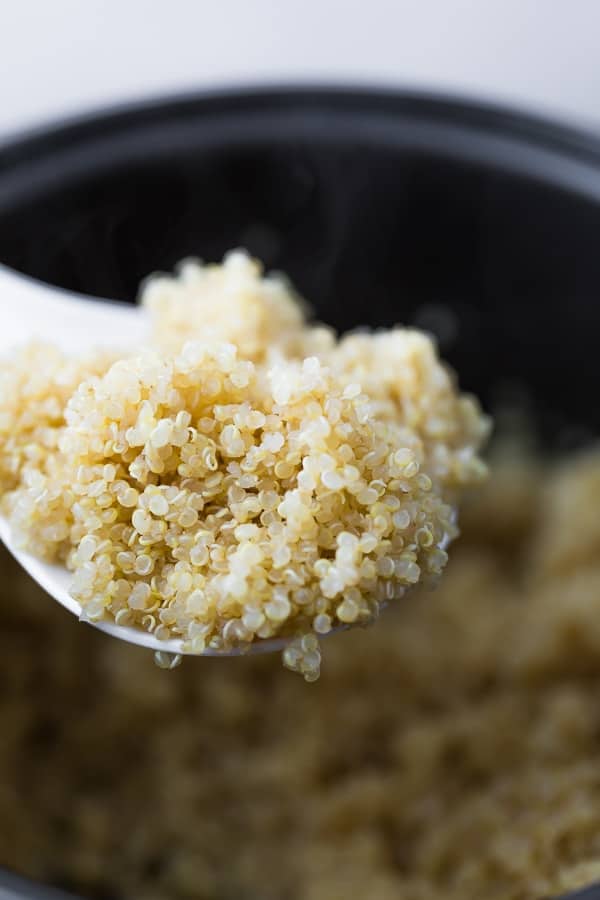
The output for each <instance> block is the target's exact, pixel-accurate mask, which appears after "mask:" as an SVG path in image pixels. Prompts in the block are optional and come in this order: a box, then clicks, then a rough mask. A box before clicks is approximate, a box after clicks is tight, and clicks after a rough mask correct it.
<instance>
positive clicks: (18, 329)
mask: <svg viewBox="0 0 600 900" xmlns="http://www.w3.org/2000/svg"><path fill="white" fill-rule="evenodd" d="M0 303H1V304H2V307H3V309H4V311H5V313H4V316H3V318H2V328H1V329H0V356H2V355H3V354H5V353H7V352H9V351H10V350H12V349H13V348H14V347H16V346H18V345H19V344H24V343H27V342H30V341H33V340H43V341H46V342H48V343H52V344H55V345H56V346H58V347H60V348H61V349H62V350H64V351H65V352H67V353H73V354H76V355H82V354H85V353H86V351H89V350H91V349H93V348H100V347H106V348H110V349H114V348H115V347H122V348H123V349H124V350H127V349H128V348H131V347H135V346H139V345H140V344H142V343H143V341H144V337H145V322H144V318H143V316H142V314H141V312H140V310H139V309H136V307H133V306H124V305H121V304H119V303H115V302H111V301H104V300H93V299H91V298H90V297H86V296H84V295H80V294H75V293H70V292H68V291H63V290H60V289H58V288H52V287H49V286H48V285H46V284H43V283H42V282H38V281H34V280H33V279H30V278H26V277H25V276H23V275H20V274H18V273H17V272H14V271H12V270H11V269H7V268H5V267H3V266H0ZM0 540H2V541H3V542H4V544H5V545H6V547H7V548H8V550H9V551H10V552H11V553H12V555H13V556H14V557H15V559H16V560H17V561H18V562H19V563H20V564H21V565H22V566H23V568H24V569H25V570H26V572H28V573H29V575H31V577H32V578H33V579H34V580H35V581H37V583H38V584H39V585H40V586H41V587H42V588H43V589H44V590H45V591H46V592H47V593H48V594H50V596H51V597H53V598H54V599H55V600H57V601H58V603H60V604H61V605H62V606H64V607H65V608H66V609H68V610H69V612H72V613H73V614H74V615H76V616H78V617H81V615H82V608H81V605H80V604H79V603H78V602H77V601H76V600H74V599H73V597H71V595H70V594H69V585H70V583H71V579H72V573H71V572H69V571H68V570H67V569H66V568H65V567H64V566H62V565H58V564H53V563H48V562H44V561H43V560H40V559H37V558H36V557H34V556H32V555H31V554H30V553H25V552H23V551H22V550H20V549H19V548H18V547H16V546H15V543H14V541H13V539H12V535H11V529H10V526H9V524H8V522H7V520H6V519H5V518H4V517H3V516H0ZM447 543H448V541H447V540H446V539H444V540H443V541H442V542H441V544H440V546H441V547H442V548H445V546H446V544H447ZM84 621H87V620H85V619H84ZM89 624H91V625H93V626H94V627H95V628H98V629H100V631H104V632H106V634H109V635H111V636H112V637H117V638H120V639H121V640H123V641H129V642H130V643H132V644H139V645H140V646H142V647H148V648H150V649H152V650H159V651H161V652H163V653H172V654H184V653H185V652H186V651H185V650H184V649H183V640H181V639H179V638H172V639H171V640H165V641H161V640H158V639H157V638H156V637H154V636H153V635H152V634H150V633H148V632H146V631H143V630H142V629H141V628H136V627H132V626H127V625H116V624H115V622H111V621H100V622H90V623H89ZM347 627H348V626H346V625H339V626H337V627H336V628H334V629H332V632H330V633H333V632H334V631H340V630H344V629H346V628H347ZM289 640H290V639H289V638H273V639H269V640H260V641H254V642H253V643H252V644H251V645H250V648H249V649H246V648H244V649H243V650H238V649H233V650H228V651H224V650H213V649H210V648H207V649H206V650H205V651H204V653H203V655H204V656H236V655H239V654H241V653H247V652H250V653H269V652H271V651H275V650H281V649H282V648H283V647H285V646H286V644H287V643H289Z"/></svg>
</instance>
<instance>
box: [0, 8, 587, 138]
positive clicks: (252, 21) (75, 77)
mask: <svg viewBox="0 0 600 900" xmlns="http://www.w3.org/2000/svg"><path fill="white" fill-rule="evenodd" d="M0 9H1V15H0V136H6V135H7V134H8V133H10V132H13V131H16V130H18V129H20V128H22V127H27V126H30V125H32V124H37V123H41V122H44V121H47V120H49V119H52V118H55V117H59V116H62V115H64V114H66V113H68V114H70V113H74V112H77V111H79V110H81V109H86V108H92V107H97V106H102V105H106V104H110V103H113V102H115V101H123V100H127V99H131V98H135V97H139V96H144V95H146V96H148V95H156V94H164V93H168V92H170V91H175V90H181V89H193V88H203V87H212V86H215V85H232V84H241V83H260V82H269V81H271V82H272V81H298V80H304V81H313V82H314V81H331V82H334V81H335V82H340V81H341V82H369V83H381V82H383V83H386V84H397V85H405V86H410V87H423V88H429V89H434V90H442V91H444V92H458V93H460V94H466V95H477V96H482V97H484V98H488V99H492V100H500V101H502V102H508V103H512V104H514V105H517V106H520V107H522V108H525V109H534V110H538V111H541V112H545V113H549V114H550V115H554V116H556V117H561V118H567V119H570V120H572V121H583V122H584V123H585V122H587V123H592V124H594V125H595V126H597V127H599V128H600V102H599V101H600V52H599V51H600V2H599V0H411V2H408V0H360V2H357V0H320V2H319V0H211V2H206V0H169V2H166V3H158V2H154V0H16V2H9V0H0Z"/></svg>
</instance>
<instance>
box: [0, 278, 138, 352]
mask: <svg viewBox="0 0 600 900" xmlns="http://www.w3.org/2000/svg"><path fill="white" fill-rule="evenodd" d="M0 306H1V308H2V309H3V311H4V315H3V319H2V328H1V329H0V353H4V352H5V351H7V350H9V349H11V348H12V347H14V346H16V345H18V344H24V343H27V342H29V341H39V340H43V341H45V342H48V343H52V344H56V345H57V346H59V347H60V348H61V349H62V350H64V351H66V352H68V353H81V352H82V351H83V352H85V351H86V350H89V349H90V348H93V347H106V348H114V347H115V346H117V347H118V346H123V345H132V344H137V343H141V342H142V341H143V338H144V322H143V317H142V316H140V314H139V310H137V309H136V308H135V307H133V306H126V305H124V304H119V303H116V302H111V301H106V300H94V299H92V298H90V297H86V296H84V295H81V294H74V293H70V292H68V291H64V290H62V289H60V288H55V287H51V286H49V285H47V284H44V283H43V282H40V281H34V280H33V279H31V278H27V277H26V276H24V275H21V274H19V273H18V272H14V271H12V270H11V269H8V268H6V267H5V266H0Z"/></svg>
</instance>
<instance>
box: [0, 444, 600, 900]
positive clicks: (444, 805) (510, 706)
mask: <svg viewBox="0 0 600 900" xmlns="http://www.w3.org/2000/svg"><path fill="white" fill-rule="evenodd" d="M599 508H600V454H598V453H596V454H590V455H588V456H587V457H582V458H576V457H573V458H571V459H566V460H565V461H564V462H562V463H560V464H559V465H552V466H551V465H549V464H547V463H542V462H540V461H539V460H535V459H528V458H526V457H524V456H523V455H519V456H518V457H516V458H515V457H513V458H510V459H497V458H492V466H491V478H490V481H489V482H488V484H487V485H486V486H484V487H483V488H482V489H481V490H478V491H476V492H474V494H473V496H472V499H471V500H470V501H469V503H468V504H467V505H465V507H464V509H463V513H462V516H461V529H462V532H463V533H462V535H461V537H460V538H459V539H458V540H457V542H456V544H455V545H454V546H453V552H452V554H451V558H450V561H449V564H448V568H447V570H446V572H445V574H444V577H443V578H442V580H441V583H440V585H439V587H438V588H437V590H435V591H433V592H427V591H425V590H421V589H420V588H417V590H416V591H415V593H414V594H411V595H409V596H408V597H407V598H406V599H405V601H404V602H402V603H400V604H395V605H393V606H392V607H391V608H390V609H389V610H388V611H387V612H386V614H385V616H384V617H383V618H382V621H381V622H380V623H379V625H378V626H377V627H376V628H373V629H369V630H368V631H366V632H364V633H358V632H350V633H348V634H340V635H334V636H332V637H330V638H329V639H328V642H327V659H326V662H327V675H326V677H324V678H322V679H321V680H320V682H318V683H317V684H315V685H313V686H312V689H311V690H310V691H308V690H306V688H305V686H304V684H303V683H302V682H301V681H300V680H299V679H295V678H291V677H290V678H280V677H278V673H277V669H278V661H277V659H276V658H275V657H273V656H265V657H259V656H247V657H241V658H236V659H231V660H228V661H227V663H226V664H223V665H215V662H214V661H213V660H209V659H199V660H195V661H194V665H184V666H181V667H180V668H179V669H177V670H175V671H173V672H170V673H168V674H166V673H163V672H161V671H159V670H157V669H156V668H155V667H154V666H153V665H152V662H151V659H149V658H148V655H147V654H146V653H145V652H144V651H143V650H142V649H140V648H137V647H133V646H131V645H127V644H124V643H122V642H121V641H114V640H109V639H107V638H106V637H105V636H104V635H102V634H100V633H98V632H97V631H96V630H95V629H91V628H84V629H82V628H81V627H79V626H78V624H77V622H76V621H75V620H74V619H72V618H71V617H70V616H67V615H65V614H64V611H62V610H61V609H60V608H59V607H58V606H57V605H56V604H53V603H49V602H48V601H47V598H45V597H44V596H43V594H42V593H41V591H40V590H39V588H37V586H36V585H35V584H33V582H31V581H29V579H28V578H27V576H26V575H25V574H24V573H23V572H22V570H19V569H18V567H17V566H16V564H15V563H14V562H12V560H10V559H9V558H8V556H7V554H2V555H1V557H0V565H1V571H2V588H1V593H0V610H1V614H2V623H3V627H2V634H1V637H0V643H1V648H2V652H1V653H0V683H1V684H2V686H3V687H2V691H0V721H1V722H2V739H1V740H0V772H1V773H2V778H0V865H5V866H8V867H10V868H12V869H15V870H17V871H19V872H21V873H23V874H27V875H29V876H30V877H33V878H36V879H39V880H41V881H44V882H50V883H54V884H57V885H61V886H63V887H65V888H68V889H69V890H71V891H73V892H74V893H77V894H80V895H81V896H83V897H87V898H98V900H99V898H110V900H167V898H168V900H189V898H203V900H226V898H236V900H237V898H248V900H250V898H260V900H282V898H286V900H347V898H350V897H368V898H369V900H399V898H401V900H542V898H549V897H556V896H558V895H559V894H561V893H563V892H566V891H567V890H572V889H575V888H576V887H579V886H583V885H585V884H588V883H591V882H592V881H594V880H599V879H600V702H599V698H600V517H599V516H598V509H599Z"/></svg>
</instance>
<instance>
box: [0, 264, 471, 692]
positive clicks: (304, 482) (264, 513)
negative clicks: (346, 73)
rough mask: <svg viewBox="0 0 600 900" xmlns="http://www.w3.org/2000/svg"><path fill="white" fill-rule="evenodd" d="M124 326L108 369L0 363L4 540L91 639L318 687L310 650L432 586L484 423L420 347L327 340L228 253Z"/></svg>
mask: <svg viewBox="0 0 600 900" xmlns="http://www.w3.org/2000/svg"><path fill="white" fill-rule="evenodd" d="M140 315H142V316H146V317H147V318H148V324H149V340H148V345H147V346H145V347H140V348H139V350H137V351H134V352H131V353H128V354H127V355H126V356H122V355H119V354H118V353H115V354H110V353H106V352H105V351H103V352H102V353H99V352H98V353H89V352H87V351H86V353H85V354H84V355H83V356H81V357H80V358H77V359H74V358H73V357H72V356H67V355H65V354H63V353H62V352H60V351H59V350H57V349H55V348H53V347H50V346H45V345H30V346H27V347H25V348H24V349H20V350H17V351H16V352H15V353H14V354H13V355H12V356H11V357H10V358H9V359H6V360H5V361H4V364H3V367H2V372H1V373H0V491H1V492H2V511H3V514H4V515H5V516H6V517H7V519H8V521H9V523H10V527H11V529H12V536H13V537H12V539H13V541H14V542H15V543H16V545H18V546H19V547H20V548H22V549H24V550H26V551H27V552H29V553H31V554H33V555H34V556H36V557H40V558H43V559H45V560H49V561H52V562H57V563H60V564H62V565H64V566H66V568H67V569H68V570H69V571H70V572H72V580H71V584H70V593H71V596H72V597H73V598H74V600H75V601H77V604H79V606H80V609H81V617H82V618H83V619H86V620H87V621H90V622H92V623H98V622H103V621H107V620H109V621H114V623H115V624H116V626H117V627H123V628H124V629H125V628H128V629H129V628H131V627H135V628H138V629H141V630H143V631H145V632H146V633H148V634H151V635H152V636H153V637H154V638H155V639H156V642H157V646H158V647H160V646H163V645H164V646H165V647H166V646H169V647H171V646H172V642H173V640H175V641H177V642H178V649H179V650H180V652H181V653H190V654H202V653H205V652H213V653H228V652H233V651H239V650H244V649H254V648H259V647H261V646H265V647H273V646H274V644H273V642H274V641H276V642H279V644H280V645H285V649H284V653H283V655H284V663H285V664H286V666H288V668H290V669H293V670H297V671H299V672H301V673H302V674H303V675H304V677H305V678H306V679H307V680H309V681H310V680H314V679H315V678H316V677H318V674H319V666H320V652H319V642H318V638H319V637H320V636H321V635H326V634H327V633H329V632H330V631H332V630H334V629H335V628H337V627H340V626H348V625H359V624H366V623H368V622H371V621H372V620H373V619H374V618H376V617H377V615H378V613H379V611H380V609H381V608H382V606H383V605H385V604H386V603H388V602H390V601H394V600H397V599H399V598H400V597H402V596H403V594H404V593H405V592H406V590H407V589H408V588H410V587H411V586H413V585H415V584H417V583H418V582H422V581H423V582H426V581H435V580H436V579H437V578H438V577H439V575H440V574H441V572H442V570H443V568H444V565H445V563H446V560H447V554H446V551H445V549H444V548H445V546H446V545H447V543H448V541H449V540H451V539H452V538H453V537H454V536H455V534H456V533H457V529H456V508H457V504H458V502H459V499H460V496H461V493H462V492H463V490H464V489H465V488H466V487H468V486H470V485H472V484H474V483H477V482H479V481H480V480H481V479H482V478H483V477H484V475H485V466H484V464H483V463H482V462H481V460H480V459H479V457H478V455H477V454H478V451H479V448H480V447H481V444H482V442H483V441H484V439H485V437H486V434H487V431H488V422H487V420H486V419H485V417H484V416H482V414H481V412H480V410H479V407H478V405H477V403H476V401H475V400H473V399H472V398H471V397H468V396H465V395H461V394H460V393H459V392H458V390H457V387H456V384H455V381H454V378H453V375H452V373H451V372H449V370H448V369H447V368H446V367H445V366H444V365H443V364H442V363H441V362H440V360H439V359H438V356H437V353H436V349H435V346H434V344H433V342H432V341H431V340H430V338H429V337H427V336H426V335H424V334H422V333H420V332H417V331H414V330H409V329H403V328H395V329H393V330H390V331H381V332H377V333H373V334H367V333H357V334H351V335H347V336H344V337H342V338H339V339H338V338H337V336H336V335H335V333H334V332H333V331H332V330H331V329H329V328H327V327H325V326H315V325H311V324H308V323H307V321H306V319H305V316H304V312H303V308H302V305H301V303H300V302H299V301H298V299H297V298H296V297H295V296H294V294H293V292H292V291H291V289H290V287H289V286H288V284H287V282H286V281H285V280H284V279H283V278H281V277H276V276H272V275H269V276H266V277H263V276H262V272H261V269H260V266H259V265H258V264H257V263H256V262H255V261H253V260H251V259H250V258H249V257H248V256H246V254H244V253H242V252H241V251H236V252H234V253H231V254H229V255H228V256H227V257H226V259H225V261H224V263H223V265H221V266H218V265H202V264H200V263H198V262H186V263H184V264H183V265H182V266H180V268H179V270H178V273H177V275H176V276H174V277H167V276H160V277H159V276H156V277H154V278H152V279H151V280H149V281H148V282H147V283H146V285H145V287H144V289H143V291H142V309H141V310H140ZM116 338H117V336H116ZM115 343H117V339H116V340H115ZM113 633H115V632H113ZM116 633H118V631H117V632H116ZM177 660H178V657H175V659H172V658H171V657H169V656H167V655H166V654H162V653H160V652H159V654H158V661H159V662H160V663H162V664H164V665H172V664H173V662H176V661H177Z"/></svg>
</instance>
